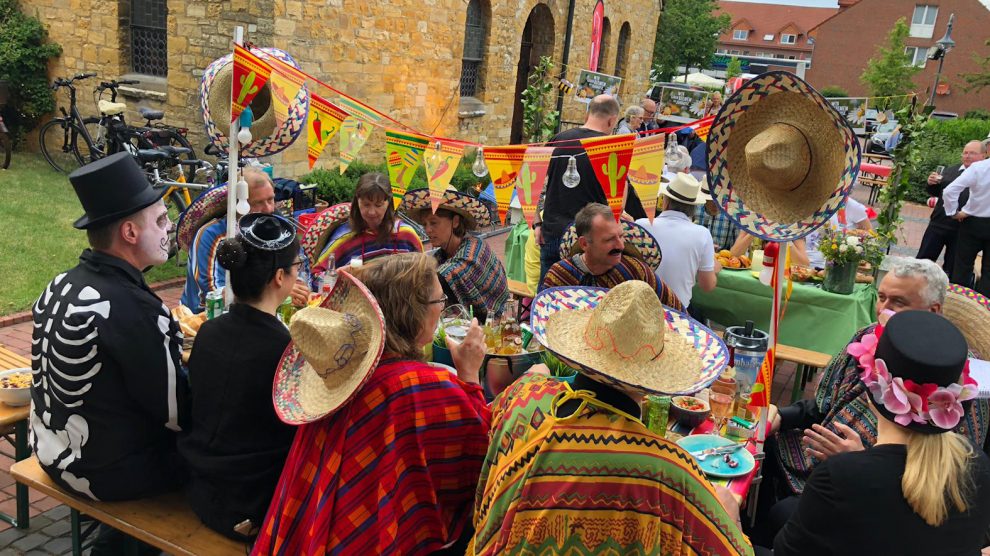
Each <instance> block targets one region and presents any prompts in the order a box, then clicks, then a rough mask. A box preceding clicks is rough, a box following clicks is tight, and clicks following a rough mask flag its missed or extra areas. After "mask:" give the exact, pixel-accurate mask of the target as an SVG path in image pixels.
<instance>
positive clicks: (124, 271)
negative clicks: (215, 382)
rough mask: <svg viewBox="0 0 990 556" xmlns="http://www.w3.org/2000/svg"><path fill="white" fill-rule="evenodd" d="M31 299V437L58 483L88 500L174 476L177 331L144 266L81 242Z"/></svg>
mask: <svg viewBox="0 0 990 556" xmlns="http://www.w3.org/2000/svg"><path fill="white" fill-rule="evenodd" d="M79 259H80V263H79V265H77V266H76V267H75V268H73V269H71V270H69V271H68V272H65V273H63V274H60V275H58V276H56V277H55V279H54V280H52V282H51V283H50V284H48V287H46V288H45V291H44V292H43V293H42V294H41V297H39V298H38V301H37V302H36V303H35V305H34V337H33V340H32V344H33V345H32V348H31V360H32V362H31V365H32V374H33V379H34V380H33V384H34V386H33V388H32V389H31V396H32V402H33V403H32V411H31V443H32V446H33V447H34V452H35V454H37V456H38V459H39V461H40V462H41V466H42V467H43V468H44V469H45V471H46V472H47V473H48V475H49V476H50V477H51V478H52V480H53V481H55V482H56V483H58V484H59V485H60V486H62V487H63V488H66V489H68V490H71V491H73V492H76V493H78V494H80V495H84V496H88V497H90V498H92V499H94V500H127V499H135V498H143V497H145V496H151V495H154V494H158V493H160V492H164V491H167V490H173V489H175V488H177V487H178V486H180V485H181V484H182V482H183V481H184V478H185V471H184V469H183V466H182V465H181V463H180V460H179V459H178V456H177V455H176V449H175V437H176V433H177V432H178V431H180V430H181V427H182V426H183V425H184V423H185V421H186V419H187V416H188V414H189V407H188V382H187V380H186V377H185V375H184V374H183V372H182V371H181V369H180V367H179V357H180V354H181V349H182V333H181V332H180V331H179V328H178V325H177V324H176V322H175V320H174V319H173V318H172V316H171V315H170V313H169V310H168V308H167V307H166V306H165V305H164V304H163V303H162V300H161V299H159V297H158V296H157V295H155V294H154V293H153V292H152V291H151V290H150V289H149V288H148V286H147V284H145V281H144V277H143V276H142V275H141V273H140V272H139V271H138V270H137V269H135V268H134V267H133V266H131V265H130V264H128V263H127V262H125V261H123V260H121V259H118V258H116V257H113V256H110V255H107V254H105V253H99V252H94V251H90V250H89V249H87V250H85V251H83V253H82V255H81V256H80V257H79Z"/></svg>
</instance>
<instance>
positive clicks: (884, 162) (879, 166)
mask: <svg viewBox="0 0 990 556" xmlns="http://www.w3.org/2000/svg"><path fill="white" fill-rule="evenodd" d="M893 166H894V160H893V159H892V158H890V157H889V156H884V155H877V154H867V155H863V161H862V163H861V164H860V168H859V178H858V180H859V183H860V184H862V185H865V186H866V187H869V188H870V196H869V199H868V200H867V201H866V204H868V205H872V204H873V203H875V202H877V199H878V198H879V197H880V190H881V189H883V188H884V187H886V186H887V185H888V184H889V183H890V174H891V171H892V170H893Z"/></svg>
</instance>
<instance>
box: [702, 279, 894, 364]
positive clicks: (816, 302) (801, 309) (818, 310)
mask: <svg viewBox="0 0 990 556" xmlns="http://www.w3.org/2000/svg"><path fill="white" fill-rule="evenodd" d="M770 296H771V290H770V288H769V287H768V286H764V285H763V284H762V283H760V281H759V280H758V279H756V278H755V277H754V276H753V274H752V272H751V271H749V270H728V269H725V270H722V272H720V273H719V274H718V286H717V287H716V288H715V289H714V290H712V291H711V292H707V293H706V292H703V291H701V289H700V288H697V287H695V288H694V293H693V294H692V297H691V306H692V307H694V308H697V309H700V310H701V311H702V312H703V313H704V316H705V318H707V319H710V320H712V321H715V322H717V323H719V324H722V325H725V326H736V325H742V324H745V323H746V321H747V320H751V321H753V322H754V323H756V327H757V328H759V329H760V330H765V331H769V330H770V328H769V327H770V301H771V300H770ZM876 306H877V293H876V288H875V287H874V286H873V284H856V289H855V290H853V293H852V294H850V295H838V294H834V293H829V292H827V291H824V290H822V289H821V288H818V287H815V286H813V285H809V284H799V283H797V282H795V283H794V291H793V292H792V293H791V297H790V301H788V303H787V306H786V308H785V310H784V318H783V320H782V321H781V322H780V327H779V329H778V330H779V332H780V339H779V341H780V343H782V344H785V345H789V346H793V347H799V348H804V349H810V350H813V351H817V352H820V353H827V354H829V355H834V354H836V353H838V352H839V350H842V349H844V348H845V347H846V344H848V343H849V340H850V338H852V335H853V334H854V333H855V332H856V331H857V330H859V329H860V328H862V327H864V326H866V325H867V324H870V323H872V322H874V321H875V320H876Z"/></svg>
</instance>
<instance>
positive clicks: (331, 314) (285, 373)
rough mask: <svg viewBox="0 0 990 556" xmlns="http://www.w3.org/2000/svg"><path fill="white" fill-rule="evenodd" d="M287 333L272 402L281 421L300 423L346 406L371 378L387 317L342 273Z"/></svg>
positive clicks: (297, 316) (382, 345)
mask: <svg viewBox="0 0 990 556" xmlns="http://www.w3.org/2000/svg"><path fill="white" fill-rule="evenodd" d="M289 333H290V334H291V335H292V341H291V342H290V343H289V346H288V347H287V348H286V349H285V353H284V354H283V355H282V360H281V361H279V363H278V368H277V369H276V370H275V386H274V390H273V392H272V401H273V402H274V404H275V413H277V414H278V416H279V419H281V420H282V421H283V422H285V423H288V424H290V425H302V424H305V423H311V422H313V421H316V420H318V419H322V418H323V417H326V416H327V415H330V414H331V413H333V412H334V411H336V410H338V409H340V408H341V407H343V406H344V405H346V404H347V402H349V401H351V399H352V398H354V396H355V395H356V394H357V393H358V392H359V391H360V390H361V387H362V386H364V384H365V383H366V382H367V381H368V379H369V378H371V375H372V373H373V372H374V370H375V367H376V366H377V365H378V359H379V357H381V355H382V350H383V349H384V348H385V317H384V316H383V315H382V311H381V309H380V308H379V307H378V303H377V302H376V301H375V298H374V296H373V295H371V292H370V291H368V288H366V287H365V286H364V284H362V283H361V282H360V281H358V280H357V279H356V278H354V277H353V276H351V275H350V274H348V273H347V271H345V270H339V271H337V283H336V284H334V287H333V291H331V292H330V295H329V296H327V298H326V299H325V300H324V301H323V303H322V304H320V306H319V307H307V308H305V309H302V310H300V311H299V312H298V313H296V314H295V315H294V316H293V317H292V321H291V323H290V324H289Z"/></svg>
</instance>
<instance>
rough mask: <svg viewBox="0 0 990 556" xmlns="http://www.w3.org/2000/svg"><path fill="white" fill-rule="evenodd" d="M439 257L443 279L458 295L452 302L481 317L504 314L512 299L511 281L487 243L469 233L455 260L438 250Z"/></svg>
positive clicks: (438, 270) (439, 270)
mask: <svg viewBox="0 0 990 556" xmlns="http://www.w3.org/2000/svg"><path fill="white" fill-rule="evenodd" d="M436 257H437V261H438V262H439V263H440V264H439V268H438V269H437V272H438V274H440V278H441V279H442V280H443V281H444V282H445V283H446V286H447V287H448V288H450V290H452V291H453V292H454V295H455V296H457V300H456V301H454V300H451V302H453V303H462V304H464V306H465V307H467V306H472V307H474V309H475V313H476V314H478V313H481V315H497V314H499V313H501V312H502V308H503V306H504V305H505V302H506V301H507V300H508V299H509V282H508V279H507V278H506V276H505V268H504V267H503V266H502V263H501V262H500V261H499V260H498V257H496V256H495V253H493V252H492V250H491V248H489V247H488V244H486V243H485V240H483V239H481V238H478V237H475V236H473V235H470V234H468V235H466V236H464V239H463V240H462V241H461V246H460V247H459V248H458V249H457V252H456V253H454V255H453V256H452V257H447V254H446V253H444V251H443V249H437V251H436ZM479 320H481V319H480V318H479Z"/></svg>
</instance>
